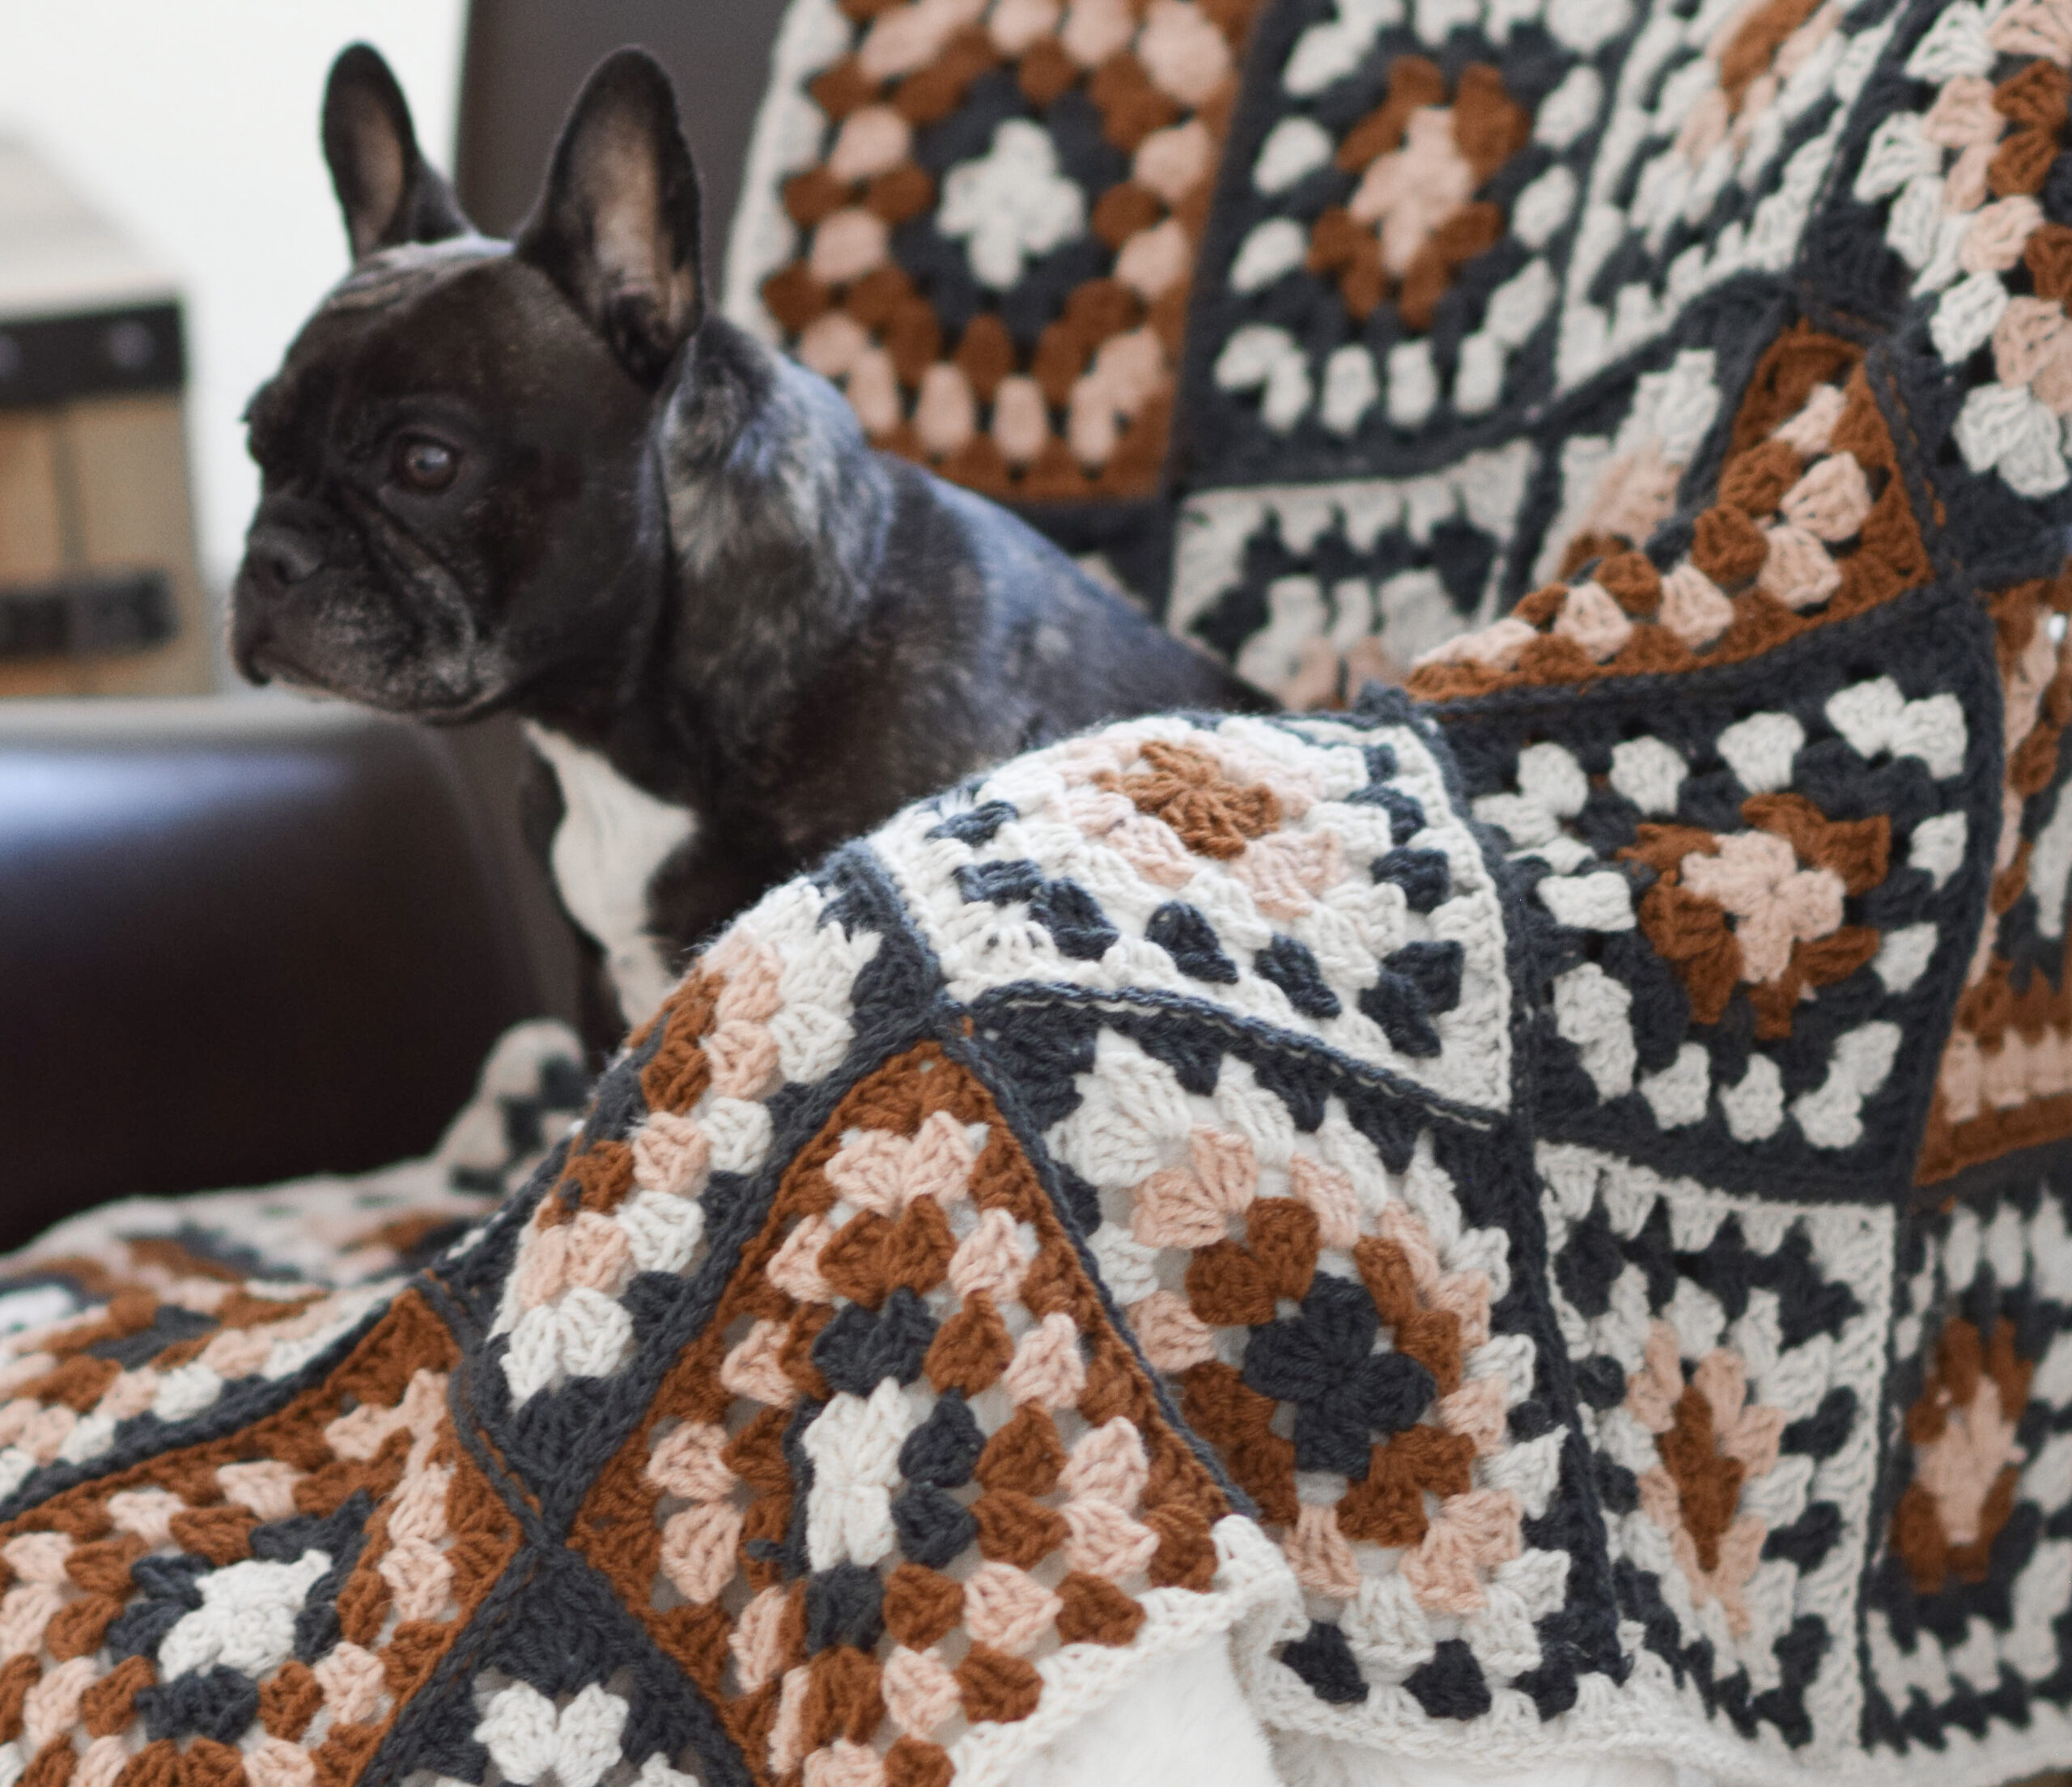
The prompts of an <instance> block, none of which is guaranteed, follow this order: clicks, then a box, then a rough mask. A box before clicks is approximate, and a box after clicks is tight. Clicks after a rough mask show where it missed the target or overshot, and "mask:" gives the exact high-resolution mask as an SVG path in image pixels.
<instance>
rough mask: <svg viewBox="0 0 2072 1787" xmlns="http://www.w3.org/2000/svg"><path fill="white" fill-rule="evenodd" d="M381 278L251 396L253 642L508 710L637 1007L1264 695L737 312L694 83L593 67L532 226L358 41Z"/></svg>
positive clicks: (332, 134) (405, 699) (344, 156)
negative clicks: (778, 902)
mask: <svg viewBox="0 0 2072 1787" xmlns="http://www.w3.org/2000/svg"><path fill="white" fill-rule="evenodd" d="M323 143H324V151H325V159H326V160H327V161H328V163H329V167H330V171H331V176H332V180H333V184H334V185H335V186H336V188H337V191H338V202H339V204H340V206H341V207H342V210H343V211H344V213H345V220H346V231H347V234H348V236H349V238H350V244H351V251H352V254H353V256H354V263H353V265H352V268H351V270H350V273H349V274H347V276H346V278H345V279H344V280H343V281H342V282H341V283H340V284H339V285H338V286H337V287H335V288H334V289H333V291H331V292H330V293H329V295H327V296H326V297H325V299H324V300H323V301H322V303H320V304H319V305H318V306H317V308H316V312H315V314H314V315H313V316H311V317H310V319H309V320H308V323H307V324H306V325H304V328H303V329H302V331H301V333H299V335H298V336H297V337H295V342H294V343H293V344H292V345H291V346H290V348H289V349H288V351H287V358H286V359H285V360H284V362H283V363H282V367H281V369H280V371H278V373H277V374H276V375H275V376H274V377H273V378H272V379H271V380H269V381H268V382H267V384H265V385H264V386H263V387H262V388H261V389H260V391H259V392H258V393H257V395H256V396H255V397H253V400H252V404H251V407H250V409H249V410H248V416H247V420H248V423H249V427H250V443H251V450H252V453H253V457H254V458H255V459H256V460H257V462H258V465H259V467H260V470H261V474H262V484H261V499H260V503H259V507H258V511H257V515H256V516H255V517H254V519H253V524H252V528H251V532H250V535H249V537H248V541H247V545H246V552H245V556H244V563H243V565H242V567H240V571H239V572H238V575H237V579H236V588H235V591H234V595H233V599H232V607H231V649H232V652H233V655H234V656H235V658H236V663H237V664H238V666H239V668H240V670H242V671H243V673H244V674H245V675H246V676H247V677H249V678H250V679H252V680H253V681H256V682H264V681H268V680H269V679H278V681H282V682H285V683H290V684H294V685H299V686H304V687H305V688H308V689H311V690H317V691H321V692H325V693H328V694H332V695H334V696H342V697H344V698H347V699H350V700H352V701H356V702H364V703H366V704H367V705H368V706H370V707H377V708H382V709H385V710H387V711H391V712H394V713H401V714H407V715H415V716H417V717H418V718H419V719H424V720H427V721H431V722H434V723H436V724H455V723H460V722H465V721H469V720H474V719H480V718H482V717H483V716H484V715H490V714H493V713H497V712H499V711H508V712H512V713H516V714H517V715H520V716H522V718H523V719H524V721H525V723H526V727H527V731H528V733H529V736H530V738H531V740H532V741H533V745H534V747H535V748H536V749H537V751H538V752H539V753H540V755H541V758H543V759H544V761H545V763H546V766H548V767H549V768H550V770H551V771H552V773H553V777H554V782H555V783H556V784H558V813H551V814H550V816H549V817H550V828H549V829H550V830H551V834H552V835H551V844H550V861H551V866H552V868H553V870H554V877H555V880H556V882H557V884H558V889H559V891H560V893H561V896H562V898H563V902H564V904H565V905H566V906H567V908H568V910H569V911H570V913H571V915H572V916H573V917H574V919H575V920H576V922H577V923H579V924H580V926H581V927H583V928H584V930H585V931H586V932H588V933H589V935H590V936H592V938H593V939H594V940H596V942H597V944H598V945H599V946H600V948H601V950H602V951H603V953H604V956H605V961H606V963H607V965H608V966H609V972H610V974H611V978H612V981H613V983H614V986H615V987H616V991H617V994H618V1002H619V1004H620V1007H621V1008H622V1012H623V1014H624V1016H625V1017H626V1020H627V1021H637V1020H638V1019H639V1018H640V1017H643V1015H645V1014H646V1013H647V1012H648V1011H650V1010H652V1008H654V1006H655V1005H656V1004H658V1003H659V1002H660V1000H661V998H662V996H663V995H664V993H665V992H666V991H667V990H668V988H669V985H670V984H671V983H672V982H673V979H674V978H675V975H676V974H677V971H678V970H679V968H680V966H681V961H682V957H683V956H684V953H685V952H686V950H687V949H689V948H690V946H691V945H693V944H695V943H696V942H697V941H698V940H699V939H700V938H702V937H703V936H706V935H707V933H708V932H711V930H712V929H713V927H715V926H716V925H717V924H719V923H720V922H721V921H723V920H724V919H726V918H728V916H730V915H732V914H733V913H734V912H736V911H737V910H740V909H741V907H742V906H745V905H746V904H748V903H749V902H750V901H752V900H753V899H754V898H755V897H756V895H758V893H761V892H762V891H763V890H764V889H766V888H768V887H770V886H771V885H773V884H775V882H777V881H780V880H782V879H783V878H784V877H787V876H789V875H791V874H792V873H794V872H796V871H798V870H799V869H800V868H804V867H805V866H806V865H808V864H810V863H811V862H813V860H815V859H816V858H817V857H818V856H820V855H822V854H824V853H825V852H826V851H828V850H829V849H830V848H831V847H834V845H836V844H838V843H841V842H842V841H843V840H844V839H846V838H850V837H852V836H855V835H856V834H860V833H862V832H864V831H867V830H869V829H870V828H871V827H873V826H875V825H877V823H879V822H880V821H882V820H884V819H885V818H886V817H889V816H890V814H892V813H894V812H895V811H896V810H897V809H898V808H899V807H901V806H902V805H903V804H906V803H907V802H908V801H910V800H914V799H915V798H916V797H918V796H923V795H925V794H928V793H930V792H933V791H936V790H937V789H940V788H942V787H946V786H948V785H949V784H951V783H955V782H956V781H957V780H958V779H961V778H963V777H965V776H967V775H970V774H972V773H973V772H974V771H975V770H979V769H981V768H983V767H984V766H987V765H988V764H990V763H992V762H996V761H997V760H999V759H1000V758H1004V757H1006V756H1008V755H1010V754H1012V753H1014V752H1016V751H1017V750H1021V749H1025V748H1026V747H1029V746H1031V745H1037V744H1038V743H1041V742H1042V741H1047V740H1049V739H1051V738H1055V737H1057V736H1061V735H1064V734H1067V733H1070V732H1075V731H1077V730H1078V729H1080V728H1083V727H1086V726H1090V725H1092V724H1095V723H1097V722H1099V721H1102V720H1106V719H1115V718H1119V717H1122V716H1124V715H1131V714H1136V713H1143V712H1148V711H1157V710H1158V709H1161V708H1168V707H1189V708H1215V709H1227V710H1260V709H1264V708H1267V707H1272V702H1270V701H1269V700H1268V699H1267V698H1266V697H1265V696H1263V695H1262V694H1259V692H1258V691H1256V690H1254V689H1252V688H1250V686H1248V685H1246V684H1245V683H1243V682H1242V681H1238V679H1237V678H1236V677H1233V675H1232V674H1231V673H1229V672H1228V671H1227V670H1225V669H1224V668H1223V667H1222V666H1221V664H1217V663H1216V662H1215V661H1213V660H1210V659H1209V658H1208V657H1206V656H1202V655H1200V654H1199V653H1197V652H1195V651H1193V650H1192V649H1191V648H1190V647H1187V646H1186V645H1183V644H1182V643H1179V642H1178V640H1176V639H1173V638H1172V637H1171V636H1170V635H1167V634H1166V633H1164V632H1163V631H1161V630H1160V629H1159V628H1158V627H1157V626H1155V625H1153V623H1152V622H1150V621H1149V619H1147V618H1144V616H1143V615H1141V614H1140V613H1138V612H1137V611H1136V609H1133V608H1132V606H1131V605H1129V604H1128V603H1127V602H1126V601H1123V599H1122V598H1120V597H1119V596H1116V595H1115V594H1113V593H1111V592H1110V591H1108V590H1107V589H1106V588H1102V586H1101V585H1100V584H1098V583H1096V582H1095V581H1094V580H1093V579H1091V578H1089V576H1087V575H1085V573H1083V572H1082V571H1081V570H1080V569H1079V568H1078V567H1076V565H1075V564H1074V563H1073V562H1072V561H1071V560H1070V559H1069V558H1067V557H1066V556H1065V555H1064V554H1063V553H1061V552H1060V551H1059V550H1057V549H1056V548H1055V546H1054V545H1051V543H1050V542H1048V541H1046V540H1045V539H1044V538H1043V537H1042V536H1041V535H1039V534H1038V533H1036V532H1035V531H1034V530H1033V529H1032V528H1030V527H1028V526H1026V525H1025V524H1023V523H1022V522H1021V521H1020V520H1017V518H1015V517H1014V516H1012V515H1010V514H1009V513H1008V511H1005V510H1004V509H1002V508H1000V507H996V506H995V505H994V504H991V503H987V502H986V501H984V500H983V499H980V498H979V497H976V496H974V495H970V494H969V493H967V492H965V491H962V490H958V489H957V488H955V487H954V486H951V485H949V484H946V483H945V482H942V481H941V480H940V479H938V478H935V477H933V476H932V475H931V474H930V473H928V472H927V471H926V470H924V469H921V468H919V467H918V466H915V465H911V464H909V463H907V462H906V461H902V460H899V459H896V458H894V457H890V456H887V455H885V454H883V453H881V452H876V451H874V450H873V448H871V447H870V445H869V444H868V442H867V441H866V440H865V439H864V435H863V434H862V432H861V431H860V428H859V427H858V425H857V422H856V419H855V417H854V415H853V414H852V413H851V410H850V409H849V407H848V405H847V403H846V402H845V401H844V400H843V398H842V397H841V396H840V394H839V393H838V392H837V391H836V390H835V389H834V387H833V386H831V385H830V384H827V383H826V381H825V380H822V379H821V378H819V377H817V376H815V375H814V374H813V373H812V372H810V371H807V370H806V369H805V368H804V367H800V366H799V365H797V364H796V363H793V362H792V361H790V360H788V359H784V358H783V356H781V355H780V354H778V353H776V352H775V350H772V349H771V348H770V347H768V346H765V345H764V344H763V343H762V342H760V341H758V339H756V338H755V337H753V336H751V335H749V333H745V331H743V330H741V329H737V328H736V327H734V326H733V325H731V324H729V323H728V322H727V321H726V320H724V319H723V318H722V317H720V316H717V315H715V314H714V313H713V312H712V311H711V308H710V307H709V305H708V303H707V284H706V280H705V277H704V270H703V254H702V246H701V242H700V236H699V189H698V175H697V172H696V170H695V168H694V166H693V165H692V161H691V156H690V151H689V149H688V147H687V146H686V143H685V142H684V139H683V135H682V132H681V129H680V128H679V126H678V122H677V109H676V101H675V96H674V95H673V91H672V90H671V87H670V85H669V78H668V76H667V75H666V74H664V73H663V71H662V70H661V69H660V66H658V65H657V64H656V62H653V61H652V59H651V58H650V57H648V56H647V55H645V54H643V53H641V52H639V51H638V50H633V49H626V50H621V51H619V52H618V53H616V54H614V55H613V56H611V57H609V58H607V59H606V60H605V62H603V63H602V64H601V65H600V66H599V67H598V68H597V70H596V72H595V73H594V74H592V76H591V77H590V79H589V81H588V83H587V84H586V85H585V87H584V89H583V91H582V93H581V95H580V97H579V98H578V99H577V100H576V102H575V106H574V108H573V109H572V111H571V113H570V115H569V117H568V121H567V125H566V126H565V127H564V129H563V132H562V135H561V138H560V141H559V142H558V146H556V148H555V150H554V155H553V159H552V160H551V163H550V166H549V168H548V171H547V174H546V182H545V185H544V188H543V189H542V191H541V194H540V197H539V199H538V201H537V204H536V206H535V207H534V209H533V212H532V214H531V215H530V217H529V219H527V221H526V222H525V223H524V224H523V225H522V226H521V227H520V229H519V230H518V231H517V232H516V237H515V239H514V240H512V241H510V242H503V241H494V240H489V239H488V238H486V237H485V236H482V235H481V234H479V233H478V231H475V230H474V228H473V227H472V226H471V225H470V224H469V221H468V219H466V218H465V216H464V215H463V214H461V208H460V206H459V205H458V204H457V203H456V201H455V198H454V196H453V192H452V188H451V187H450V186H449V185H448V183H447V181H446V180H445V179H444V177H442V176H440V175H439V173H438V172H435V170H434V169H433V168H431V166H430V165H429V164H428V163H427V162H426V160H425V159H424V157H423V156H422V154H421V153H420V152H419V150H418V142H417V138H416V135H415V133H414V129H413V126H412V124H411V120H410V109H409V107H408V106H407V104H405V100H404V98H403V95H402V92H401V88H400V87H398V86H397V82H396V79H395V77H394V76H393V74H391V72H390V71H389V67H388V65H387V64H386V63H385V62H383V60H382V59H381V57H380V55H379V54H377V53H376V52H375V51H374V50H372V49H369V48H368V47H367V46H366V45H354V46H352V47H351V48H350V49H346V51H345V52H344V53H342V54H341V55H340V56H339V57H338V61H337V62H336V63H335V64H334V65H333V68H332V70H331V75H330V80H329V86H328V88H327V90H326V92H325V100H324V112H323Z"/></svg>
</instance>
